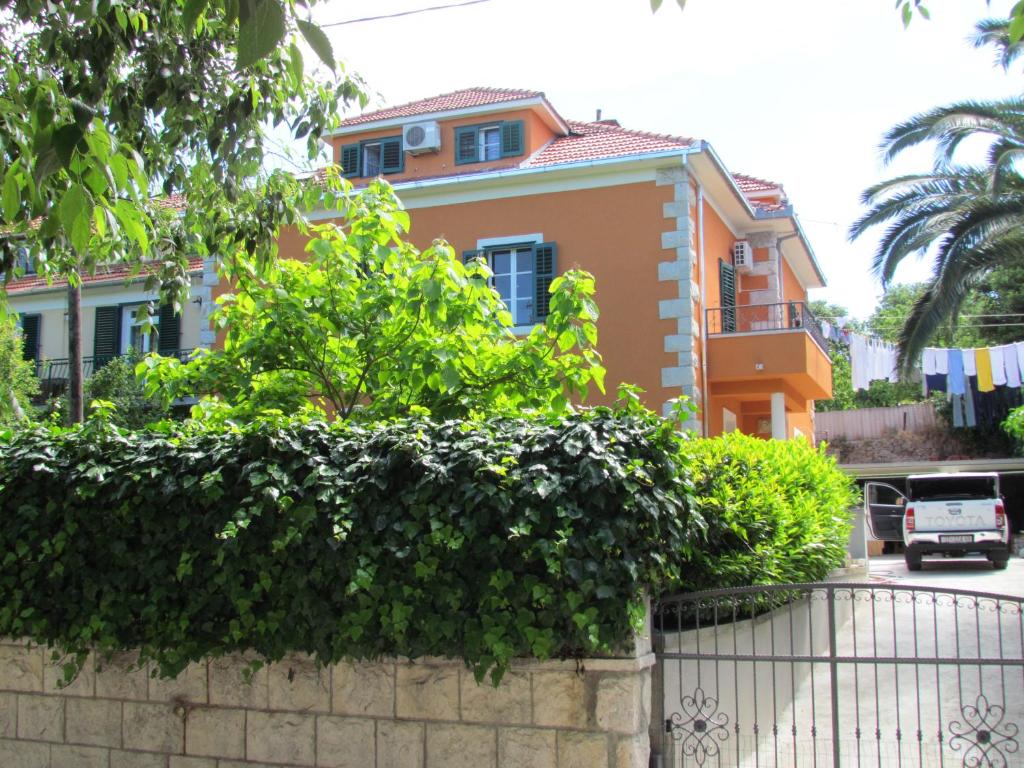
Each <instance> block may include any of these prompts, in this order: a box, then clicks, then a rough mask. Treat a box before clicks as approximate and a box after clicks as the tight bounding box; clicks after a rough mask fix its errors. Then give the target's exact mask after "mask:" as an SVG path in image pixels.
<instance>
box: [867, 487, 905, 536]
mask: <svg viewBox="0 0 1024 768" xmlns="http://www.w3.org/2000/svg"><path fill="white" fill-rule="evenodd" d="M906 505H907V497H906V496H904V495H903V494H902V493H901V492H900V491H899V490H897V489H896V488H894V487H893V486H891V485H889V484H888V483H865V485H864V517H865V519H866V520H867V521H868V528H869V529H870V530H871V535H872V536H874V537H875V538H876V539H879V540H880V541H903V513H904V511H905V510H906V508H907V507H906Z"/></svg>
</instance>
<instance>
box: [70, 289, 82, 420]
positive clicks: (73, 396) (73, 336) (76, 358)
mask: <svg viewBox="0 0 1024 768" xmlns="http://www.w3.org/2000/svg"><path fill="white" fill-rule="evenodd" d="M72 283H74V284H72ZM83 378H84V376H83V372H82V287H81V285H80V284H78V281H77V280H73V281H69V282H68V420H69V421H70V422H71V423H72V424H79V423H81V422H82V421H84V420H85V405H84V403H83V402H82V398H83V394H82V380H83Z"/></svg>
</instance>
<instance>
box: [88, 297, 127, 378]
mask: <svg viewBox="0 0 1024 768" xmlns="http://www.w3.org/2000/svg"><path fill="white" fill-rule="evenodd" d="M120 337H121V307H117V306H114V307H96V326H95V330H94V331H93V337H92V356H93V370H94V371H98V370H99V369H100V368H101V367H103V365H105V364H106V363H109V362H110V361H111V360H112V359H113V358H114V357H117V355H118V354H119V353H120V351H121V344H120V341H121V338H120Z"/></svg>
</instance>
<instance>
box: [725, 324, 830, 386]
mask: <svg viewBox="0 0 1024 768" xmlns="http://www.w3.org/2000/svg"><path fill="white" fill-rule="evenodd" d="M780 384H781V385H782V386H781V387H780ZM708 385H709V388H710V390H711V395H712V396H724V395H730V396H734V397H738V398H740V399H746V398H747V397H764V396H765V395H767V394H769V393H770V392H773V391H780V389H781V390H783V391H786V392H787V394H792V396H793V397H794V399H802V400H827V399H829V398H830V397H832V363H831V361H830V360H829V358H828V355H826V354H825V352H824V351H823V350H822V348H821V347H820V346H819V345H818V342H817V341H815V339H814V338H813V337H812V336H811V334H810V333H809V332H808V331H807V330H805V329H803V328H787V329H779V330H765V331H750V332H746V333H744V332H737V333H722V334H716V335H712V336H709V338H708Z"/></svg>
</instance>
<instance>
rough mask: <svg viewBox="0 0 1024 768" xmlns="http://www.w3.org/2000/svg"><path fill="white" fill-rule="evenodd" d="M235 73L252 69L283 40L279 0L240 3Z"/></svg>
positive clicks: (244, 0) (282, 14) (253, 0)
mask: <svg viewBox="0 0 1024 768" xmlns="http://www.w3.org/2000/svg"><path fill="white" fill-rule="evenodd" d="M238 25H239V29H238V60H237V65H238V69H245V68H247V67H251V66H252V65H253V64H255V63H256V62H258V61H260V60H261V59H263V58H265V57H266V56H267V55H268V54H270V52H271V51H273V50H274V49H275V48H276V47H277V45H278V43H280V42H281V40H282V39H284V33H285V17H284V8H282V7H281V3H280V2H278V0H242V2H241V3H240V5H239V14H238Z"/></svg>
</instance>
